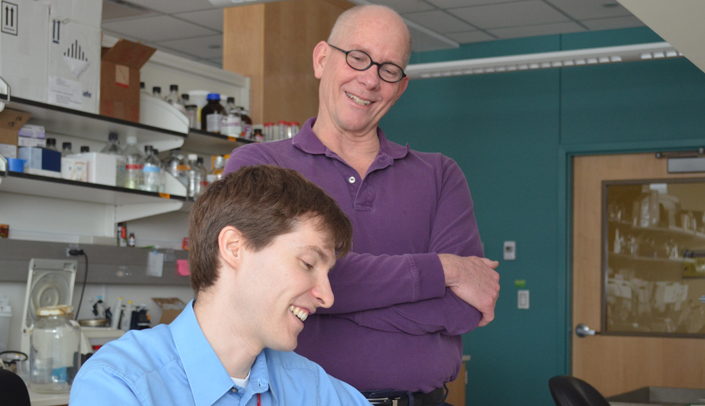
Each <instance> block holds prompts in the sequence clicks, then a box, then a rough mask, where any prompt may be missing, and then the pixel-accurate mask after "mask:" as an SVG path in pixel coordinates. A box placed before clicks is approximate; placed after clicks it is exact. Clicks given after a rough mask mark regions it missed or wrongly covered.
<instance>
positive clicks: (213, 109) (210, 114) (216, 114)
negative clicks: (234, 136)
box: [201, 93, 225, 134]
mask: <svg viewBox="0 0 705 406" xmlns="http://www.w3.org/2000/svg"><path fill="white" fill-rule="evenodd" d="M206 99H207V100H208V104H206V105H205V106H203V108H202V109H201V129H202V130H206V131H208V132H212V133H217V134H220V122H221V120H222V119H223V114H225V108H224V107H223V105H221V104H220V95H219V94H218V93H208V96H206Z"/></svg>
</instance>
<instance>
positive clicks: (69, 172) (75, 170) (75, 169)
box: [61, 155, 88, 182]
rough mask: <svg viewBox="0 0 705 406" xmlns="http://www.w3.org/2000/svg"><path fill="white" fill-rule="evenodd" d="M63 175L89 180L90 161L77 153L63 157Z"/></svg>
mask: <svg viewBox="0 0 705 406" xmlns="http://www.w3.org/2000/svg"><path fill="white" fill-rule="evenodd" d="M61 177H62V178H64V179H68V180H76V181H79V182H88V161H87V160H86V159H83V158H80V157H77V156H75V155H69V156H67V157H62V158H61Z"/></svg>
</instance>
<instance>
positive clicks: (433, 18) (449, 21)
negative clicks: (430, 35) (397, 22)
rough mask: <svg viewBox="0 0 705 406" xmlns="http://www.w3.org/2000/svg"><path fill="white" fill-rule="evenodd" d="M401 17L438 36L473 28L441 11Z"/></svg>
mask: <svg viewBox="0 0 705 406" xmlns="http://www.w3.org/2000/svg"><path fill="white" fill-rule="evenodd" d="M403 17H404V18H408V19H409V20H411V21H414V22H416V23H418V24H421V25H423V26H424V27H426V28H429V29H431V30H433V31H436V32H437V33H440V34H445V33H448V32H460V31H469V30H472V29H474V28H475V27H472V26H471V25H469V24H468V23H466V22H464V21H462V20H459V19H458V18H456V17H453V16H452V15H450V14H448V13H446V12H445V11H441V10H436V11H424V12H422V13H412V14H404V15H403Z"/></svg>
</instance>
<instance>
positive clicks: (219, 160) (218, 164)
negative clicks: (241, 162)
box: [213, 155, 225, 180]
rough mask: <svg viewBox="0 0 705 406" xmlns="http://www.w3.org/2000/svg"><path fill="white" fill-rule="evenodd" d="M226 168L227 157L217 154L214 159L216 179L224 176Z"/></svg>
mask: <svg viewBox="0 0 705 406" xmlns="http://www.w3.org/2000/svg"><path fill="white" fill-rule="evenodd" d="M224 169H225V157H223V156H220V155H218V156H216V157H215V160H214V161H213V174H214V175H215V180H220V179H221V178H222V177H223V170H224Z"/></svg>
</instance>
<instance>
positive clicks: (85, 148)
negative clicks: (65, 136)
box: [81, 145, 91, 153]
mask: <svg viewBox="0 0 705 406" xmlns="http://www.w3.org/2000/svg"><path fill="white" fill-rule="evenodd" d="M90 151H91V148H90V147H89V146H88V145H81V153H83V152H90Z"/></svg>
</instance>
